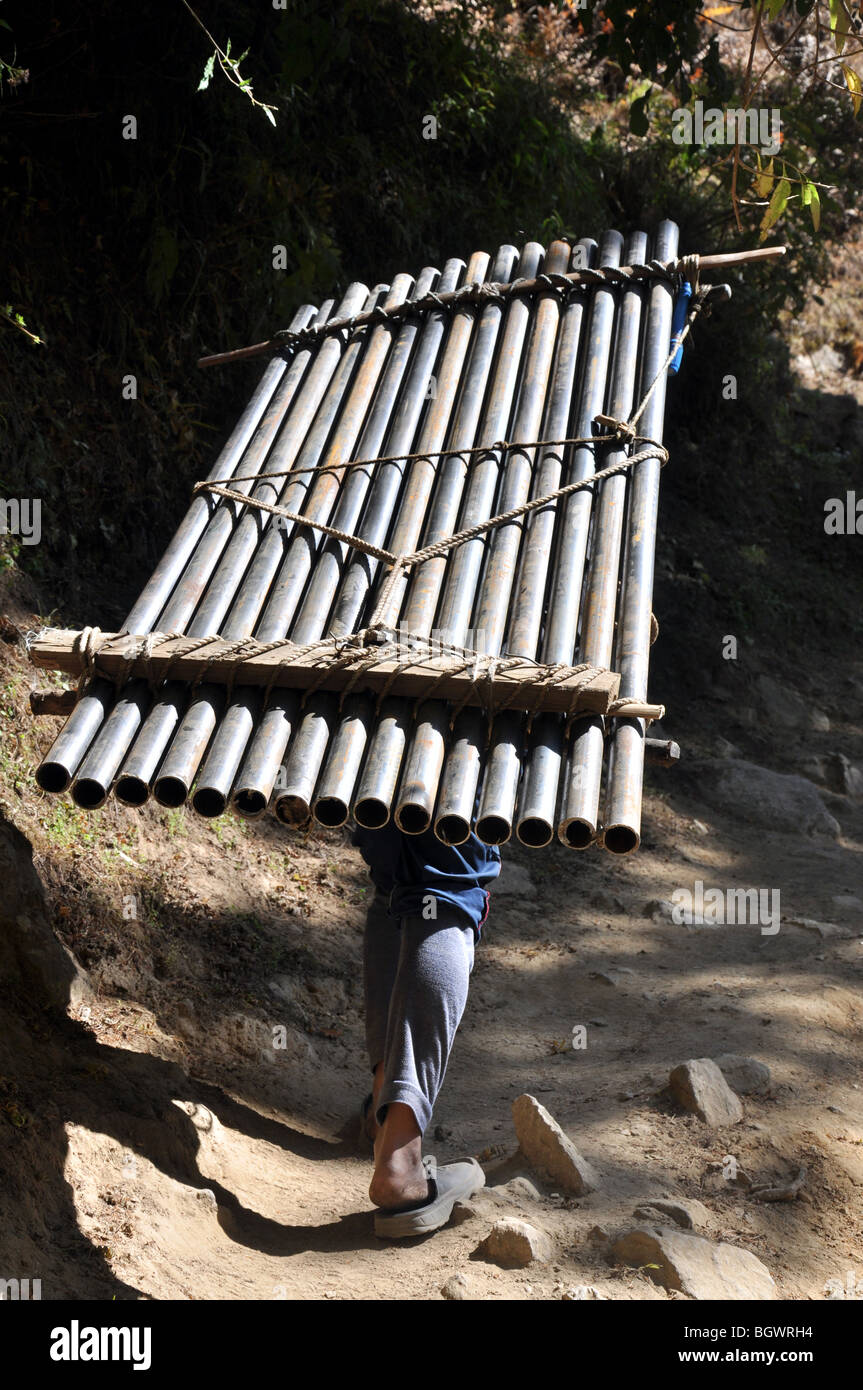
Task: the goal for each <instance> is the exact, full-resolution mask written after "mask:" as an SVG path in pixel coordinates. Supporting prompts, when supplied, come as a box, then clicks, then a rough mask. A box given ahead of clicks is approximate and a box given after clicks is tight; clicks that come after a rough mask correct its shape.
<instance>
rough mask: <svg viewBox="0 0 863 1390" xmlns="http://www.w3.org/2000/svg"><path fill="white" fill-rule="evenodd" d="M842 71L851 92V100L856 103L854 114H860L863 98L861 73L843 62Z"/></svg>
mask: <svg viewBox="0 0 863 1390" xmlns="http://www.w3.org/2000/svg"><path fill="white" fill-rule="evenodd" d="M841 67H842V71H843V73H844V74H845V83H846V86H847V87H848V90H849V92H850V93H851V101H852V103H853V105H854V115H855V116H859V114H860V102H861V100H863V86H861V83H860V77H859V74H858V73H856V72H855V71H854V69H853V68H852V67H849V66H848V64H847V63H842V65H841Z"/></svg>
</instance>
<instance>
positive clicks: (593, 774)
mask: <svg viewBox="0 0 863 1390" xmlns="http://www.w3.org/2000/svg"><path fill="white" fill-rule="evenodd" d="M646 254H647V237H646V235H645V234H644V232H634V233H633V234H632V235H631V236H630V237H629V238H628V240H627V246H626V255H627V257H628V258H630V259H632V258H636V257H638V258H642V259H643V258H644V257H645V256H646ZM643 300H644V288H643V285H642V284H641V283H639V282H636V281H633V282H632V283H631V284H629V285H627V286H626V288H625V289H624V291H623V293H622V295H621V300H620V308H619V310H618V315H617V324H616V336H615V346H614V365H613V369H612V378H611V389H610V392H609V404H608V414H610V415H612V416H613V417H614V418H615V419H618V420H626V419H628V418H629V415H630V412H631V410H632V406H633V397H634V392H635V381H636V369H637V366H638V339H639V330H640V326H641V310H642V304H643ZM597 452H599V451H597ZM625 457H626V449H625V448H623V449H622V448H620V447H611V448H610V449H609V450H608V451H607V453H604V456H603V458H602V461H601V466H602V467H606V466H608V465H610V464H613V463H617V462H619V461H620V460H621V459H623V458H625ZM625 503H626V477H625V475H624V474H622V473H618V474H616V475H615V476H614V477H612V478H605V479H603V481H602V482H601V483H600V485H599V491H598V493H597V496H596V499H595V502H594V511H593V518H592V527H591V556H590V567H589V570H588V572H587V576H586V592H585V596H584V617H583V621H582V636H581V645H580V651H579V656H580V659H581V660H582V661H588V662H590V663H591V664H592V665H595V666H610V664H611V656H612V649H613V643H614V615H615V609H616V607H617V586H618V578H619V573H620V558H621V557H620V551H621V536H622V533H623V512H624V506H625ZM576 578H577V577H576ZM604 735H605V731H604V726H603V721H602V719H600V718H598V717H596V716H591V717H589V718H585V719H579V720H577V721H576V723H575V724H574V725H573V727H572V731H571V735H570V744H569V757H568V763H567V769H566V772H565V778H566V786H565V791H564V804H563V814H562V818H561V821H560V823H559V825H558V836H559V837H560V839H561V840H562V841H563V843H564V844H568V845H570V846H571V847H572V848H573V849H585V848H586V847H587V845H589V844H590V843H591V842H592V840H593V838H594V836H595V835H596V831H597V822H598V819H599V794H600V782H601V777H602V755H603V746H604Z"/></svg>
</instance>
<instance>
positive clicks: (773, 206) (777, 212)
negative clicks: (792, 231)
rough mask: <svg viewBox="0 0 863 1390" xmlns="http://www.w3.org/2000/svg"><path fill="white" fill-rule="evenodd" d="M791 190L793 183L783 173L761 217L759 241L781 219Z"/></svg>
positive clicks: (762, 239)
mask: <svg viewBox="0 0 863 1390" xmlns="http://www.w3.org/2000/svg"><path fill="white" fill-rule="evenodd" d="M790 192H791V184H790V183H789V182H788V179H786V178H785V176H784V175H783V177H782V178H781V179H780V180H779V182H778V184H777V185H776V188H775V189H774V191H773V197H772V198H771V199H770V202H769V204H768V207H767V211H766V212H765V214H764V216H763V217H762V219H761V235H760V236H759V238H758V240H759V241H764V239H765V237H766V236H767V233H768V232H769V231H770V228H771V227H772V226H773V224H774V222H778V221H779V218H780V217H781V216H782V214H783V212H784V211H785V204H786V203H787V202H788V195H789V193H790Z"/></svg>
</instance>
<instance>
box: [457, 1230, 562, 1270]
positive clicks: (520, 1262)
mask: <svg viewBox="0 0 863 1390" xmlns="http://www.w3.org/2000/svg"><path fill="white" fill-rule="evenodd" d="M553 1253H554V1250H553V1247H552V1244H551V1241H550V1239H549V1237H548V1236H547V1235H546V1234H545V1232H544V1231H539V1230H537V1228H536V1227H535V1226H531V1225H529V1223H528V1222H527V1221H518V1220H516V1219H515V1218H513V1217H507V1218H505V1219H504V1220H502V1221H495V1223H494V1225H493V1226H492V1228H491V1230H490V1231H489V1233H488V1235H487V1236H486V1237H485V1239H484V1240H481V1241H480V1243H479V1245H478V1246H477V1248H476V1254H477V1255H479V1256H480V1257H481V1258H482V1259H484V1260H489V1261H490V1262H491V1263H492V1264H495V1265H500V1266H501V1268H502V1269H526V1268H527V1266H528V1265H530V1264H533V1263H534V1262H535V1261H537V1262H539V1263H541V1264H547V1263H548V1261H549V1260H550V1259H551V1257H552V1254H553Z"/></svg>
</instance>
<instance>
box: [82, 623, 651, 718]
mask: <svg viewBox="0 0 863 1390" xmlns="http://www.w3.org/2000/svg"><path fill="white" fill-rule="evenodd" d="M382 637H383V638H385V639H386V638H390V639H391V638H392V637H393V634H392V633H387V631H386V629H383V628H381V627H368V628H363V629H362V630H361V631H359V632H355V633H351V634H350V635H349V636H348V637H345V638H336V637H324V638H321V639H320V640H319V641H317V642H308V643H306V644H305V645H300V646H297V645H296V644H295V643H293V642H291V641H289V640H288V639H287V638H285V639H280V640H278V641H274V642H266V643H258V642H256V641H255V640H254V638H248V637H247V638H242V639H240V640H239V641H236V642H232V643H226V644H224V645H223V647H222V649H221V650H220V651H219V652H218V653H214V654H213V656H211V657H209V658H208V659H207V660H205V661H204V662H203V663H202V670H201V672H200V673H199V674H198V675H197V676H196V678H195V680H194V682H193V683H192V684H191V687H190V694H193V693H194V691H195V690H197V689H198V687H199V686H200V685H201V684H202V682H203V681H204V680H205V678H206V674H207V672H208V671H209V669H210V667H211V666H212V665H213V663H214V662H216V661H218V662H219V663H220V664H225V663H228V662H230V663H231V665H232V667H233V669H232V670H231V672H230V678H229V681H228V682H227V683H226V696H225V700H226V703H227V702H228V700H229V699H230V691H231V689H232V687H233V682H234V679H235V677H236V675H237V673H238V672H240V673H241V672H242V667H243V664H244V661H245V659H246V658H248V657H250V656H262V655H264V654H266V653H270V652H275V651H281V652H284V654H285V658H286V659H287V660H291V661H293V662H297V661H299V660H301V659H302V658H303V657H307V656H313V657H316V658H320V663H319V664H320V674H319V675H318V677H317V679H315V680H313V681H312V682H311V683H310V685H309V686H308V687H307V688H306V689H305V691H304V692H303V699H302V702H301V707H302V708H305V707H306V706H307V704H308V701H309V700H310V699H311V697H312V696H313V695H314V694H315V693H316V692H317V691H318V690H319V689H320V688H321V686H322V685H323V683H324V682H325V681H326V680H327V679H328V677H329V676H330V674H331V672H332V671H334V670H348V669H350V668H353V669H352V672H351V680H350V683H349V685H348V687H347V689H346V690H345V691H344V692H343V694H342V700H341V701H340V707H341V704H343V702H344V696H345V695H346V694H348V693H349V692H350V690H352V689H353V688H354V687H355V686H356V684H357V682H358V681H359V680H361V679H362V677H363V675H365V674H366V672H368V671H370V670H373V669H374V668H375V667H376V666H380V665H382V664H383V663H386V662H390V661H392V662H395V663H396V666H395V670H394V671H392V672H391V673H389V675H388V677H387V680H386V682H385V685H384V688H383V689H382V691H381V692H380V695H379V697H378V707H379V706H380V701H381V700H382V699H383V698H384V697H385V695H386V694H387V693H388V691H389V689H390V687H391V685H392V682H393V680H394V679H395V678H396V677H397V676H398V675H399V674H401V673H402V672H403V671H405V670H406V669H409V668H411V667H413V668H415V669H416V668H421V667H423V666H425V665H427V664H429V663H430V662H431V661H434V660H436V659H437V658H439V657H442V656H447V657H450V658H451V660H450V662H449V663H448V664H447V665H446V666H445V667H444V668H443V669H442V670H439V671H438V670H434V671H429V681H428V684H427V685H426V686H425V687H424V688H423V689H422V690H421V691H420V692H419V693H418V694H417V695H416V697H415V700H416V703H417V705H419V704H421V703H423V702H425V701H427V700H429V699H431V698H432V697H433V696H434V694H435V692H436V690H437V689H438V687H439V686H440V684H441V683H442V681H444V680H447V679H449V678H450V677H452V676H454V675H460V674H463V673H464V672H465V671H467V670H469V669H470V668H473V669H472V675H471V685H470V687H469V688H468V690H467V691H466V693H465V696H464V698H463V699H461V700H460V701H459V703H458V704H457V705H456V706H455V707H454V709H453V711H452V717H451V723H454V721H455V719H456V717H457V716H458V715H459V714H460V712H461V710H462V709H463V708H464V707H465V705H466V704H467V703H468V702H469V700H470V698H471V696H472V694H474V692H475V691H476V690H477V689H478V687H479V686H480V684H484V685H485V686H486V687H487V689H486V690H484V691H483V692H482V695H483V698H482V699H481V701H480V703H481V705H482V707H483V708H484V709H485V712H486V714H487V716H488V718H489V719H490V718H491V716H492V712H494V713H497V714H500V713H502V712H503V711H504V710H505V709H509V708H510V707H511V705H512V704H513V702H514V700H515V699H516V698H517V696H518V694H519V691H520V689H522V688H524V687H527V688H529V689H531V690H535V691H536V692H537V698H536V700H535V702H534V704H533V706H532V708H531V711H530V713H531V717H533V715H535V714H536V713H538V712H539V710H540V709H541V707H542V704H543V695H544V692H545V691H546V690H549V689H552V688H553V687H554V686H556V685H559V684H560V683H561V682H562V681H564V680H567V679H570V678H572V677H575V676H581V677H583V679H582V680H580V681H579V682H578V685H577V687H576V689H575V690H574V691H573V692H572V698H571V703H570V708H569V710H567V711H564V713H566V714H567V715H568V716H569V717H570V718H572V717H573V716H574V715H575V714H576V713H577V711H578V703H579V699H580V696H581V694H582V692H583V691H584V690H586V689H587V688H588V687H589V686H590V685H592V684H593V683H594V681H595V680H596V679H597V678H598V677H600V676H602V675H607V674H609V673H608V669H607V668H606V667H601V666H593V665H591V664H590V663H587V662H584V663H582V664H581V665H578V666H566V665H565V664H563V663H559V662H557V663H547V664H543V663H538V662H531V661H530V660H528V659H527V658H525V657H518V656H510V657H500V656H489V655H487V654H486V653H485V652H477V651H474V650H472V649H470V648H467V647H459V646H456V645H455V644H450V643H440V642H437V641H434V642H433V641H431V640H430V639H428V638H425V637H421V636H420V635H419V634H417V633H413V632H402V634H401V638H402V640H403V641H404V642H406V643H413V644H416V646H417V647H418V648H419V650H413V651H411V652H410V654H409V655H407V656H405V655H403V654H401V653H400V646H401V645H402V642H401V641H394V640H383V641H382V640H381V639H382ZM181 638H182V634H181V633H175V632H171V633H154V632H149V633H146V634H144V635H143V636H142V637H140V638H138V639H136V640H135V641H134V642H132V643H130V644H129V645H127V646H126V647H125V649H124V650H122V652H121V653H120V654H121V656H122V662H123V669H124V671H128V670H129V669H131V667H132V666H134V664H135V663H136V662H137V661H138V660H141V659H144V660H145V661H146V662H147V664H148V667H151V663H152V658H153V655H154V653H155V652H157V651H158V649H159V647H162V646H165V645H166V644H167V643H169V642H175V641H178V640H180V639H181ZM222 640H223V639H221V638H218V637H206V638H202V639H193V640H192V641H191V642H187V643H186V644H185V645H183V646H181V647H180V649H179V650H178V651H176V652H173V653H172V654H171V656H170V658H169V661H168V664H167V666H166V667H165V670H166V671H167V670H169V669H170V668H171V667H172V666H173V665H174V664H175V663H176V662H177V661H179V660H181V659H182V658H183V657H187V656H190V655H192V654H193V653H194V652H196V651H198V650H201V649H202V648H203V647H205V646H208V645H209V644H210V643H212V642H220V641H222ZM118 642H119V643H129V635H128V634H127V633H116V634H114V635H113V636H110V635H107V634H104V633H102V632H101V631H100V629H99V628H84V629H83V630H82V631H81V632H79V633H76V634H75V639H74V642H73V648H72V649H73V651H74V652H76V653H78V654H79V655H80V656H81V658H82V661H83V663H84V667H83V670H82V673H81V680H82V681H83V680H90V679H92V678H93V676H95V675H102V676H105V675H106V673H105V672H104V671H103V670H100V669H99V665H98V660H97V658H98V657H99V656H100V655H101V654H102V653H103V652H111V653H112V654H118V653H116V651H115V650H114V649H115V648H116V644H117V643H118ZM282 664H284V663H280V662H275V663H274V666H273V676H272V677H271V678H270V680H269V681H268V682H267V685H266V686H265V687H263V690H264V691H265V696H264V700H265V703H266V699H267V698H268V696H269V693H270V692H271V690H272V688H273V685H274V682H275V679H276V677H277V674H278V671H279V669H280V666H281V665H282ZM514 669H520V670H521V671H523V672H526V671H529V672H530V675H529V677H528V676H527V675H524V676H523V677H522V679H521V680H519V681H513V682H511V689H510V690H507V691H506V693H505V694H504V695H503V696H502V698H501V699H500V700H499V701H498V703H497V705H495V703H494V686H495V682H496V680H497V679H498V678H499V677H500V676H501V675H504V674H505V673H506V672H507V671H511V670H514ZM106 678H107V679H112V677H110V676H106ZM124 679H125V676H124ZM161 679H162V680H164V679H165V676H164V675H163V676H162V677H161ZM631 704H632V701H631V700H617V701H615V702H614V703H613V704H612V705H610V706H609V713H611V712H612V710H613V709H614V708H615V707H616V706H617V705H620V706H621V707H623V706H625V705H631Z"/></svg>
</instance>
